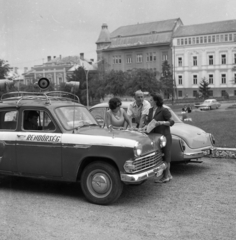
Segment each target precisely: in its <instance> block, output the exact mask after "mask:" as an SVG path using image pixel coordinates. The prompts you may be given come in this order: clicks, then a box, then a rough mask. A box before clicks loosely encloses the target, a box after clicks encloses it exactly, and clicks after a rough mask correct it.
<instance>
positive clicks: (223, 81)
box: [221, 74, 226, 84]
mask: <svg viewBox="0 0 236 240" xmlns="http://www.w3.org/2000/svg"><path fill="white" fill-rule="evenodd" d="M221 83H222V84H226V74H221Z"/></svg>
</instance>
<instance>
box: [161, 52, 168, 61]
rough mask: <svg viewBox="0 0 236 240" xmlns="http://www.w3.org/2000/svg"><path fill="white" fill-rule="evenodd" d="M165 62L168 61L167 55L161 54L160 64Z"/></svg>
mask: <svg viewBox="0 0 236 240" xmlns="http://www.w3.org/2000/svg"><path fill="white" fill-rule="evenodd" d="M167 60H168V56H167V53H162V62H164V61H167Z"/></svg>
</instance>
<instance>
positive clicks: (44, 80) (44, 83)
mask: <svg viewBox="0 0 236 240" xmlns="http://www.w3.org/2000/svg"><path fill="white" fill-rule="evenodd" d="M38 86H39V88H41V89H46V88H48V87H49V86H50V81H49V80H48V79H47V78H40V79H39V80H38Z"/></svg>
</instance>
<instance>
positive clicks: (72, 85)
mask: <svg viewBox="0 0 236 240" xmlns="http://www.w3.org/2000/svg"><path fill="white" fill-rule="evenodd" d="M73 89H74V86H73V85H72V88H71V92H72V93H73ZM75 101H76V99H75ZM75 101H73V102H74V109H73V132H72V133H75Z"/></svg>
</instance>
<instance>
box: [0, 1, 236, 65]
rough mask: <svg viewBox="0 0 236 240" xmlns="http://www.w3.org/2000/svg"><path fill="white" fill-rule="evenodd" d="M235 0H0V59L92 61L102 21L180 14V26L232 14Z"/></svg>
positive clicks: (112, 26) (113, 23)
mask: <svg viewBox="0 0 236 240" xmlns="http://www.w3.org/2000/svg"><path fill="white" fill-rule="evenodd" d="M235 13H236V1H235V0H0V59H3V60H7V61H8V63H9V64H10V66H11V67H18V68H20V69H23V68H24V67H28V68H30V67H33V66H34V65H39V64H42V63H43V62H46V61H47V56H56V57H59V55H61V56H62V57H66V56H75V55H79V54H80V53H84V56H85V58H87V59H91V58H93V59H94V60H95V61H96V60H97V54H96V41H97V39H98V36H99V34H100V31H101V26H102V24H103V23H107V25H108V30H109V31H110V32H113V31H114V30H116V29H117V28H118V27H120V26H126V25H133V24H137V23H145V22H153V21H160V20H167V19H174V18H180V19H181V20H182V22H183V24H184V25H193V24H200V23H207V22H215V21H224V20H231V19H236V15H235Z"/></svg>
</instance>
